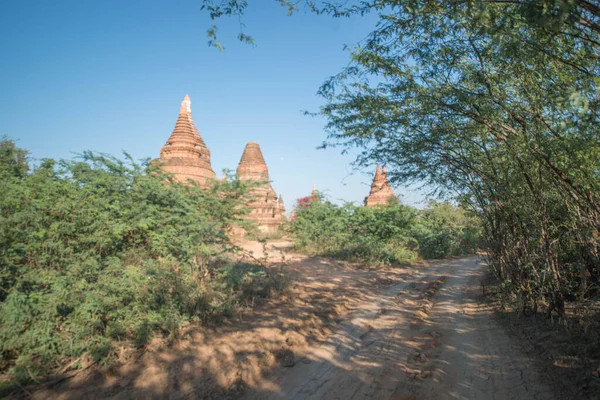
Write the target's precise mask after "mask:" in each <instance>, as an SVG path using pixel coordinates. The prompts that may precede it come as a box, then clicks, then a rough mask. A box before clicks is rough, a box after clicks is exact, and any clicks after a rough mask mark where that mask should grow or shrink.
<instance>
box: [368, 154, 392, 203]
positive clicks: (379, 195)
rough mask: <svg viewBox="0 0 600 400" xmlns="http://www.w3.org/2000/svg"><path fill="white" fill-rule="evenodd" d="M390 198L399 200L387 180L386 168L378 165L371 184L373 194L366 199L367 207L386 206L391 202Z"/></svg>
mask: <svg viewBox="0 0 600 400" xmlns="http://www.w3.org/2000/svg"><path fill="white" fill-rule="evenodd" d="M390 198H392V199H393V200H397V197H396V195H395V194H394V191H393V190H392V187H391V186H390V182H389V181H388V179H387V174H386V171H385V166H384V167H382V168H380V166H379V164H377V170H376V171H375V177H374V178H373V183H372V184H371V192H370V193H369V196H367V197H366V198H365V206H367V207H374V206H378V205H386V204H388V203H389V202H390Z"/></svg>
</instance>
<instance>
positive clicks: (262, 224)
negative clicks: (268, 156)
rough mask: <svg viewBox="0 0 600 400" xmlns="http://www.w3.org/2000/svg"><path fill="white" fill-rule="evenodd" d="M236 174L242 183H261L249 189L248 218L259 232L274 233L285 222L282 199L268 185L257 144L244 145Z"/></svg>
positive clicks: (266, 173)
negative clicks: (256, 226)
mask: <svg viewBox="0 0 600 400" xmlns="http://www.w3.org/2000/svg"><path fill="white" fill-rule="evenodd" d="M237 174H238V176H239V177H240V179H241V180H243V181H249V182H263V183H261V184H260V185H258V186H256V187H254V188H252V189H251V193H250V197H251V199H252V200H251V201H250V202H249V203H248V204H247V207H248V208H249V209H250V214H249V216H248V217H249V218H250V219H251V220H252V221H254V222H255V223H256V225H258V228H259V230H261V231H263V232H273V231H276V230H277V229H278V228H279V226H280V225H281V224H282V223H283V222H284V221H285V206H284V204H283V197H281V195H279V197H277V193H275V190H273V187H272V186H271V184H270V183H269V169H268V168H267V163H266V162H265V158H264V157H263V155H262V152H261V151H260V146H259V145H258V143H254V142H250V143H248V144H247V145H246V148H245V149H244V153H243V154H242V158H241V159H240V163H239V164H238V167H237Z"/></svg>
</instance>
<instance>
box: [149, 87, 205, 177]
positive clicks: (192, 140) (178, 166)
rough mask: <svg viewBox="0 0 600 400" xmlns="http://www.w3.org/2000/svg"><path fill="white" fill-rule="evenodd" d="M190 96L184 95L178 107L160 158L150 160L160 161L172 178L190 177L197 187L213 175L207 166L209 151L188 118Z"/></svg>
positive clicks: (190, 113) (189, 113) (189, 114)
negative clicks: (175, 119)
mask: <svg viewBox="0 0 600 400" xmlns="http://www.w3.org/2000/svg"><path fill="white" fill-rule="evenodd" d="M191 103H192V102H191V100H190V96H188V95H185V98H184V99H183V101H182V102H181V106H180V107H179V116H178V117H177V122H176V123H175V129H173V133H171V136H170V137H169V139H168V140H167V143H165V145H164V146H163V147H162V149H161V151H160V158H158V159H156V160H154V162H161V163H163V167H162V168H163V169H164V170H165V171H167V172H170V173H172V174H173V175H174V176H175V179H177V180H178V181H181V182H186V181H187V180H188V179H191V180H193V181H195V182H198V184H199V185H201V186H207V184H208V181H209V180H211V179H215V177H216V175H215V173H214V171H213V170H212V167H211V165H210V151H209V150H208V148H207V147H206V144H205V143H204V140H202V137H201V136H200V132H198V129H196V126H195V125H194V120H193V119H192V109H191Z"/></svg>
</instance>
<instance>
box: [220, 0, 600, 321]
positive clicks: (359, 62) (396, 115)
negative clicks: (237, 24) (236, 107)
mask: <svg viewBox="0 0 600 400" xmlns="http://www.w3.org/2000/svg"><path fill="white" fill-rule="evenodd" d="M210 3H211V4H213V7H216V10H218V11H219V12H216V13H214V11H215V9H213V13H212V14H211V17H213V19H216V18H219V17H221V16H223V15H232V14H237V15H241V14H243V12H244V10H245V8H246V6H248V4H247V2H242V3H243V4H244V7H243V8H241V9H240V8H238V9H235V8H233V9H227V10H226V9H224V8H222V7H221V6H222V5H223V4H225V3H228V2H217V3H216V4H217V5H216V6H215V5H214V2H210ZM236 3H237V2H236ZM279 3H281V4H282V5H287V6H288V9H289V10H290V11H296V10H298V7H299V6H302V5H305V6H306V7H308V9H309V10H310V11H312V12H317V13H321V14H328V15H332V16H334V17H345V16H357V15H362V14H365V13H368V12H374V13H377V15H378V22H377V25H376V26H375V28H374V30H373V32H372V33H371V34H370V35H369V36H368V38H367V39H366V40H365V41H363V42H361V43H359V44H357V45H356V46H355V47H353V49H352V51H351V55H350V57H351V62H350V64H349V65H348V66H347V67H346V68H344V69H343V70H342V71H341V72H340V73H339V74H337V75H336V76H334V77H332V78H330V79H328V80H327V81H326V82H325V83H324V85H323V86H322V87H321V89H320V94H321V95H322V96H323V97H324V98H325V100H326V102H327V104H326V105H325V106H324V107H323V108H322V109H321V110H320V114H321V115H323V116H325V117H326V118H327V119H328V121H329V122H328V124H327V130H328V140H327V141H326V143H325V144H324V147H327V146H341V147H342V148H346V149H347V148H351V147H356V148H358V149H361V150H362V152H361V154H360V156H359V157H358V164H359V165H360V164H368V163H371V162H372V161H373V160H378V161H381V162H384V163H385V164H386V165H387V166H388V168H389V171H390V177H391V179H392V181H394V182H396V183H401V182H409V181H415V180H417V181H420V182H425V183H426V184H429V185H430V186H431V187H433V188H435V190H436V191H437V192H438V193H439V194H441V195H445V196H448V197H454V198H456V199H459V200H460V201H461V202H462V203H463V204H468V205H469V206H470V207H471V209H472V210H474V211H477V212H478V213H479V214H480V220H481V221H482V229H483V230H484V232H485V235H484V236H485V238H486V242H487V248H488V249H489V250H490V252H489V262H490V265H491V266H492V267H493V269H494V271H495V272H496V273H497V275H498V277H500V278H501V279H502V280H504V281H505V282H506V286H505V287H506V288H507V289H508V290H509V291H510V292H511V293H513V294H516V295H517V296H518V297H519V298H520V299H522V300H523V301H524V303H530V302H531V301H533V302H536V301H546V300H547V299H549V301H548V303H549V310H552V309H557V310H558V311H559V312H560V310H561V308H562V298H563V296H564V295H565V294H568V293H569V292H573V291H574V290H578V291H579V295H580V296H585V295H586V293H589V292H588V287H587V284H588V279H587V277H588V276H590V277H591V282H592V283H593V282H598V280H600V258H599V253H598V252H599V237H600V232H598V226H600V216H599V214H598V212H599V211H600V204H599V202H598V189H599V185H600V181H599V167H600V165H599V163H600V157H599V154H600V153H599V150H600V149H599V143H600V142H599V141H598V137H599V131H598V129H600V128H599V126H600V124H599V122H600V121H599V107H598V106H599V100H600V96H599V87H598V84H599V83H600V79H599V73H600V62H599V61H600V52H599V51H598V49H599V44H600V28H599V27H600V6H599V4H598V2H597V1H592V0H521V1H486V2H483V1H471V0H457V1H439V0H427V1H417V0H377V1H375V0H373V1H369V0H365V1H356V2H350V3H344V4H331V3H327V2H317V1H305V2H293V4H289V2H286V1H280V2H279ZM220 7H221V8H220ZM570 294H572V293H570Z"/></svg>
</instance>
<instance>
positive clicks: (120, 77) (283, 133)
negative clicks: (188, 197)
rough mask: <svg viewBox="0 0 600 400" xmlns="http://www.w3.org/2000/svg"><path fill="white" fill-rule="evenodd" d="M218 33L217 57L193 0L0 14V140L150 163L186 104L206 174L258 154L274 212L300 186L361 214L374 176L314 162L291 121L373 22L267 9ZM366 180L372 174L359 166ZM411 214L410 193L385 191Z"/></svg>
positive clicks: (136, 0) (14, 5)
mask: <svg viewBox="0 0 600 400" xmlns="http://www.w3.org/2000/svg"><path fill="white" fill-rule="evenodd" d="M250 3H251V7H250V8H249V12H248V15H247V16H246V17H245V18H244V21H243V22H244V23H245V25H246V28H245V29H246V32H247V33H249V34H250V35H252V36H253V37H254V38H255V40H256V41H257V46H256V47H252V46H249V45H243V44H241V43H239V42H237V40H236V38H235V36H236V35H237V33H238V32H239V25H238V22H237V20H233V19H229V20H227V19H224V20H223V21H221V22H219V34H220V36H221V37H220V39H221V41H222V42H223V44H224V45H225V47H226V50H225V52H222V53H221V52H219V51H218V50H217V49H216V48H211V47H208V46H207V38H206V30H207V28H208V27H209V25H210V23H211V21H210V19H209V18H208V16H207V15H206V14H205V13H203V12H202V11H200V5H201V4H200V0H168V1H166V0H161V1H158V0H144V1H142V0H132V1H123V0H85V1H81V0H60V1H48V0H33V1H4V2H2V4H1V5H0V54H1V59H2V61H1V62H0V136H1V135H6V136H8V137H10V138H12V139H15V140H17V144H18V145H19V146H20V147H23V148H25V149H27V150H29V151H30V152H31V154H32V156H33V157H34V158H35V159H40V158H45V157H49V158H71V157H72V156H73V153H77V152H81V151H83V150H94V151H99V152H106V153H111V154H115V155H119V154H120V152H121V151H122V150H126V151H127V152H129V153H130V154H132V155H133V156H134V158H144V157H151V158H155V157H158V155H159V152H160V148H161V147H162V145H163V144H164V143H165V141H166V140H167V138H168V137H169V135H170V134H171V131H172V130H173V127H174V125H175V121H176V118H177V113H178V111H179V103H180V102H181V100H182V99H183V97H184V96H185V94H189V95H190V97H191V99H192V112H193V115H194V121H195V123H196V126H197V128H198V130H199V131H200V133H201V135H202V137H203V139H204V141H205V142H206V144H207V146H208V147H209V149H210V151H211V156H212V166H213V169H214V170H215V172H216V173H217V176H221V171H222V170H223V169H224V168H228V169H232V170H234V169H235V168H236V167H237V163H238V162H239V159H240V157H241V154H242V151H243V149H244V146H245V144H246V143H247V142H251V141H254V142H258V143H259V144H260V146H261V148H262V152H263V155H264V156H265V159H266V161H267V165H268V167H269V172H270V176H271V180H272V183H273V187H274V189H275V190H276V191H277V192H278V193H281V194H282V195H283V198H284V200H285V203H286V207H287V208H288V210H289V209H290V208H291V206H292V204H293V202H294V199H296V198H298V197H302V196H306V195H308V194H310V191H311V188H312V185H313V184H315V185H316V186H317V189H319V190H321V191H323V192H324V193H325V194H326V195H327V196H329V197H330V198H331V199H332V200H334V201H335V200H338V199H344V200H347V201H355V202H362V200H363V199H364V197H365V196H366V195H367V194H368V192H369V187H370V182H371V179H372V176H373V173H374V171H372V170H365V171H353V170H352V168H351V166H350V162H351V161H352V160H353V156H352V155H345V156H344V155H341V154H340V149H328V150H316V147H317V146H318V145H320V144H321V143H322V142H323V140H324V139H325V132H324V130H323V126H324V124H325V120H323V119H320V118H311V117H307V116H304V115H303V113H302V110H309V111H316V110H317V109H318V107H319V106H320V105H321V104H322V103H323V101H322V99H321V98H319V97H318V96H317V95H316V92H317V89H318V87H319V85H320V84H321V83H322V82H323V81H324V80H325V79H326V78H327V77H328V76H330V75H333V74H335V73H336V72H338V71H339V70H340V68H341V67H343V66H344V65H345V64H346V63H347V62H348V55H347V52H345V51H344V50H343V47H344V45H345V44H348V45H352V44H354V43H356V42H357V41H359V40H361V39H363V38H364V37H365V35H366V34H367V33H368V32H369V31H370V30H371V28H372V27H373V25H374V22H375V20H374V17H365V18H357V19H351V20H348V19H341V20H340V19H337V20H336V19H331V18H329V17H324V16H323V17H318V16H315V15H311V14H305V13H298V14H296V15H294V16H293V17H287V16H286V11H285V9H283V8H282V7H281V6H279V5H277V4H276V3H274V2H272V1H270V0H254V1H251V2H250ZM373 169H374V168H373ZM395 191H396V193H397V194H399V195H400V197H401V199H402V201H403V202H404V203H407V204H411V205H415V206H418V207H422V206H423V203H422V199H423V198H422V196H421V195H420V194H419V192H418V191H417V190H416V189H415V188H407V187H399V188H395Z"/></svg>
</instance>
